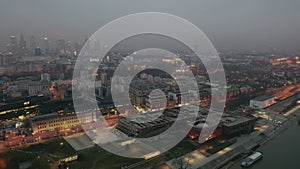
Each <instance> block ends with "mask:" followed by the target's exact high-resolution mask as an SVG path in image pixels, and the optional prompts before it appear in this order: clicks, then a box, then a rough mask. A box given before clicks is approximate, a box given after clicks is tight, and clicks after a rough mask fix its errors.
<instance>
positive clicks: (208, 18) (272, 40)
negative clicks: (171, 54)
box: [0, 0, 300, 53]
mask: <svg viewBox="0 0 300 169" xmlns="http://www.w3.org/2000/svg"><path fill="white" fill-rule="evenodd" d="M0 4H1V5H0V25H1V26H0V48H1V49H5V46H6V44H7V43H8V41H9V36H11V35H14V36H17V37H18V38H19V37H20V35H21V34H23V35H24V38H25V40H28V39H29V37H30V36H32V35H33V36H35V37H36V39H37V41H42V38H43V37H44V36H48V37H49V41H50V46H51V47H53V46H54V45H55V43H56V41H57V39H61V38H62V39H66V40H70V41H71V42H72V43H73V44H74V43H75V42H81V43H83V42H84V40H85V38H87V37H89V36H90V35H91V34H93V33H94V32H95V31H96V30H98V29H99V28H100V27H101V26H103V25H104V24H106V23H108V22H110V21H112V20H114V19H116V18H119V17H121V16H124V15H128V14H133V13H137V12H164V13H170V14H174V15H177V16H180V17H183V18H185V19H187V20H189V21H191V22H192V23H194V24H195V25H196V26H198V27H199V28H200V29H201V30H202V31H203V32H204V33H206V34H207V36H208V37H209V38H210V40H211V41H212V42H213V44H214V45H215V46H216V48H217V50H220V51H222V50H232V49H234V50H249V51H252V50H256V51H262V52H278V51H280V52H291V53H295V52H297V51H299V50H300V49H299V43H300V35H299V32H298V31H299V30H300V12H299V6H300V1H298V0H223V1H218V0H190V1H183V0H165V1H159V0H152V1H141V0H130V1H122V0H109V1H106V0H85V1H82V0H64V1H60V0H51V1H48V0H47V1H46V0H27V1H22V0H1V3H0ZM145 22H147V21H145ZM141 24H143V23H141Z"/></svg>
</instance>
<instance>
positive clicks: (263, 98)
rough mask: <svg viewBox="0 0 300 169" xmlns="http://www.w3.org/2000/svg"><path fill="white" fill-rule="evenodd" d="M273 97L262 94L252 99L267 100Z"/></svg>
mask: <svg viewBox="0 0 300 169" xmlns="http://www.w3.org/2000/svg"><path fill="white" fill-rule="evenodd" d="M272 98H274V96H269V95H262V96H258V97H256V98H254V99H252V100H255V101H265V100H268V99H272Z"/></svg>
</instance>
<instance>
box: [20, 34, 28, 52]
mask: <svg viewBox="0 0 300 169" xmlns="http://www.w3.org/2000/svg"><path fill="white" fill-rule="evenodd" d="M19 47H20V49H26V41H25V40H24V37H23V34H21V37H20V40H19Z"/></svg>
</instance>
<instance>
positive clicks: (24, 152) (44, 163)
mask: <svg viewBox="0 0 300 169" xmlns="http://www.w3.org/2000/svg"><path fill="white" fill-rule="evenodd" d="M60 143H63V145H60ZM74 154H76V151H75V150H74V149H73V148H72V147H71V146H70V145H69V144H68V143H67V142H65V140H64V139H62V138H59V139H54V140H50V141H47V142H45V143H41V144H37V145H31V146H29V147H25V148H21V149H18V150H12V151H9V152H6V153H2V154H0V159H2V160H5V163H6V168H7V169H16V168H19V164H20V163H22V162H26V161H32V166H33V168H37V169H40V168H43V169H47V168H50V163H51V162H54V161H57V160H59V159H61V158H63V157H67V156H70V155H74Z"/></svg>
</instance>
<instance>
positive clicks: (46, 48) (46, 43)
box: [44, 36, 50, 54]
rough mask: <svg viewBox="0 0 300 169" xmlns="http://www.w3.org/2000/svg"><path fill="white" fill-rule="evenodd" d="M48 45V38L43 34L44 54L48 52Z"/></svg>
mask: <svg viewBox="0 0 300 169" xmlns="http://www.w3.org/2000/svg"><path fill="white" fill-rule="evenodd" d="M49 48H50V45H49V40H48V37H47V36H45V37H44V50H45V54H49V52H50V49H49Z"/></svg>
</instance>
